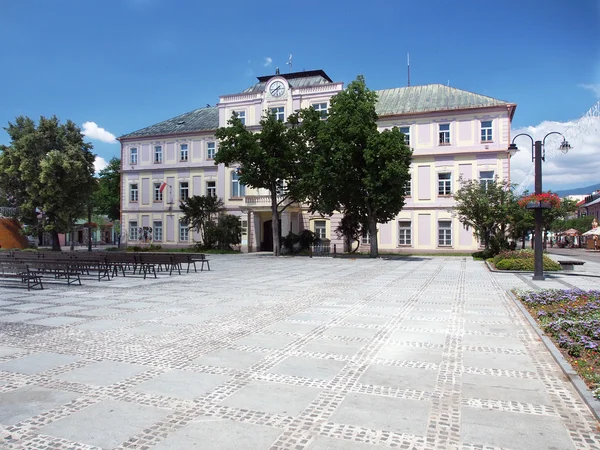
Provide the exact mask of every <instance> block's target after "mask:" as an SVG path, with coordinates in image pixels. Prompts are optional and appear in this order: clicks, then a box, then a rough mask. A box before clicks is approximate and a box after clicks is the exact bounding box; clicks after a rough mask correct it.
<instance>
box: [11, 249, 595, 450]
mask: <svg viewBox="0 0 600 450" xmlns="http://www.w3.org/2000/svg"><path fill="white" fill-rule="evenodd" d="M211 259H212V261H211V265H212V268H213V270H212V271H211V272H201V273H200V272H199V273H192V274H187V275H181V276H173V277H168V276H161V277H159V279H157V280H151V279H148V280H143V279H139V278H116V279H114V280H113V281H110V282H97V281H90V280H86V281H85V282H84V285H83V286H71V287H69V288H67V287H64V286H48V288H47V289H45V290H43V291H32V292H27V291H26V290H22V289H9V288H0V448H2V449H36V450H37V449H40V450H41V449H78V450H84V449H87V450H90V449H150V448H153V449H161V450H165V449H192V448H194V449H196V448H197V449H210V450H213V449H214V450H224V449H231V450H233V449H235V450H254V449H256V450H263V449H294V450H301V449H308V450H329V449H331V450H369V449H376V448H389V447H391V448H405V449H412V448H414V449H449V448H464V449H476V448H477V449H482V448H505V449H528V450H532V449H586V448H595V449H600V433H599V431H598V424H597V422H596V420H595V419H594V416H593V415H592V414H591V412H590V411H589V409H588V407H587V406H586V404H585V403H584V402H583V401H582V399H581V398H580V397H579V395H578V394H577V392H576V391H575V389H574V388H573V386H572V385H571V383H570V382H569V381H568V379H567V378H566V376H565V375H564V374H563V372H562V371H561V369H560V367H559V366H558V365H557V363H556V362H555V361H554V359H553V358H552V356H551V354H550V353H549V352H548V351H547V349H546V347H545V346H544V345H543V343H542V341H541V340H540V339H539V338H538V336H537V334H536V333H535V331H534V330H533V328H531V326H530V325H529V324H528V322H527V321H526V320H525V318H524V316H523V315H522V314H521V312H520V311H519V310H518V309H517V307H516V306H515V305H514V303H513V301H512V300H511V299H510V298H509V297H508V296H507V294H506V290H507V289H510V288H513V287H516V288H522V289H529V288H533V287H539V286H546V287H558V288H569V287H575V286H577V287H581V288H585V289H590V288H597V287H598V285H599V281H600V279H599V278H596V277H593V276H568V275H561V276H556V277H554V278H552V279H549V280H548V281H545V282H540V283H537V284H533V282H532V281H531V277H530V276H523V275H515V274H506V273H504V274H498V273H492V272H489V271H488V270H487V268H485V266H484V265H483V263H482V262H479V261H473V260H472V258H463V257H436V258H431V257H410V258H397V259H379V260H369V259H331V258H313V259H309V258H303V257H295V258H279V259H275V258H273V257H270V256H265V255H219V256H213V257H212V258H211ZM597 266H600V264H597V263H594V262H589V263H588V264H586V266H585V267H586V269H585V271H579V274H580V275H584V274H585V273H590V274H593V273H594V272H596V273H598V271H597V269H598V267H597Z"/></svg>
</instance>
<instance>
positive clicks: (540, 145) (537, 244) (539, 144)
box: [508, 131, 571, 281]
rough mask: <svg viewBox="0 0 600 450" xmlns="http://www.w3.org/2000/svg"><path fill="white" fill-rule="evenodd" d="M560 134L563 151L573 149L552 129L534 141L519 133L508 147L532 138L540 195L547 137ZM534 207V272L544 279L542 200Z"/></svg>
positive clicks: (516, 148) (536, 277) (516, 149)
mask: <svg viewBox="0 0 600 450" xmlns="http://www.w3.org/2000/svg"><path fill="white" fill-rule="evenodd" d="M553 134H558V135H560V136H562V138H563V141H562V143H561V144H560V147H559V150H560V151H561V152H563V153H567V152H568V151H569V150H571V145H569V143H568V142H567V140H566V139H565V137H564V136H563V135H562V133H559V132H558V131H552V132H550V133H548V134H547V135H546V136H544V139H542V140H541V141H534V140H533V138H532V137H531V136H530V135H528V134H527V133H521V134H517V135H516V136H515V137H514V138H513V140H512V143H511V144H510V146H509V147H508V150H509V151H512V152H514V151H518V150H519V149H518V147H517V145H516V144H515V140H516V139H517V138H518V137H519V136H527V137H528V138H529V139H531V160H532V161H533V162H534V163H535V169H534V170H535V194H536V195H539V194H541V193H542V161H545V160H546V138H547V137H548V136H550V135H553ZM533 209H534V214H535V235H534V239H535V241H534V247H533V250H534V272H533V280H535V281H538V280H543V279H544V254H543V248H542V210H543V206H542V203H541V202H540V203H539V205H538V206H537V207H535V208H533Z"/></svg>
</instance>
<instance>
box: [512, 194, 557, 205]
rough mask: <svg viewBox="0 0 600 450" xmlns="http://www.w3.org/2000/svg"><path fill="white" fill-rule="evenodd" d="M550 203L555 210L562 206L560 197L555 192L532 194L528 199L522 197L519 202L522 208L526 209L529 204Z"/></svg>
mask: <svg viewBox="0 0 600 450" xmlns="http://www.w3.org/2000/svg"><path fill="white" fill-rule="evenodd" d="M539 202H543V203H550V205H552V207H553V208H558V207H559V206H560V197H559V196H558V195H556V194H554V193H553V192H544V193H542V194H531V195H527V196H526V197H521V199H520V200H519V201H518V203H519V206H520V207H521V208H525V207H526V206H527V205H528V204H529V203H539Z"/></svg>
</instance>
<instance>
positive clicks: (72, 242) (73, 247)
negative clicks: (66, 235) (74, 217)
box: [69, 225, 75, 251]
mask: <svg viewBox="0 0 600 450" xmlns="http://www.w3.org/2000/svg"><path fill="white" fill-rule="evenodd" d="M74 238H75V226H74V225H71V246H70V247H69V248H70V250H71V251H73V250H75V239H74Z"/></svg>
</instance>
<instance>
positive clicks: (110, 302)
mask: <svg viewBox="0 0 600 450" xmlns="http://www.w3.org/2000/svg"><path fill="white" fill-rule="evenodd" d="M120 301H122V300H115V299H114V298H103V299H98V300H88V301H85V302H82V303H81V305H82V306H111V305H114V304H115V303H119V302H120Z"/></svg>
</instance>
